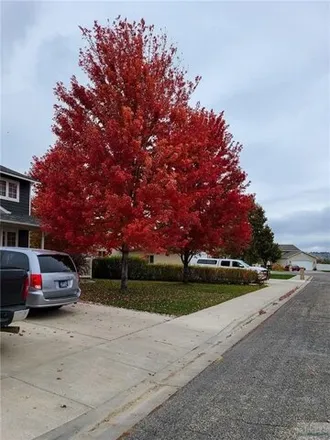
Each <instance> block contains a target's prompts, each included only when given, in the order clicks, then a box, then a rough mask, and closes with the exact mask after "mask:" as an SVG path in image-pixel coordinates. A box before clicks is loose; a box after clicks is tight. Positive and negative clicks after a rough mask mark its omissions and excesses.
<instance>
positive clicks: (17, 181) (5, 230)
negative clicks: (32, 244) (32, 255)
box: [0, 165, 39, 247]
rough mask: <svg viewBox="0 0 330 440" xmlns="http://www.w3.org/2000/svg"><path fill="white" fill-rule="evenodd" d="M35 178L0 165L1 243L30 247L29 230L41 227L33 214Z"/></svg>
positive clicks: (3, 244) (2, 244)
mask: <svg viewBox="0 0 330 440" xmlns="http://www.w3.org/2000/svg"><path fill="white" fill-rule="evenodd" d="M34 183H35V182H34V180H33V179H31V177H29V176H27V175H25V174H21V173H18V172H17V171H14V170H11V169H9V168H6V167H4V166H2V165H0V245H1V246H20V247H29V232H30V231H34V230H38V229H39V222H38V220H37V219H36V218H34V217H33V216H32V215H31V192H32V185H33V184H34Z"/></svg>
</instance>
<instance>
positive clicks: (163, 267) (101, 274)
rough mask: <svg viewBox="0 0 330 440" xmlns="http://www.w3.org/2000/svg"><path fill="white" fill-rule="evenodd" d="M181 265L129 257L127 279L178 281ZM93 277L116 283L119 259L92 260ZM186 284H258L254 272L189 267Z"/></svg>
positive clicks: (119, 272)
mask: <svg viewBox="0 0 330 440" xmlns="http://www.w3.org/2000/svg"><path fill="white" fill-rule="evenodd" d="M182 277H183V266H181V265H169V264H148V263H147V261H145V260H142V259H141V258H129V263H128V279H129V280H143V281H175V282H180V281H182ZM93 278H101V279H112V280H119V279H120V278H121V258H120V257H110V258H95V259H94V260H93ZM189 281H190V282H192V283H211V284H251V283H260V280H259V278H258V274H257V272H254V271H252V270H244V269H220V268H217V269H215V268H211V267H197V266H189Z"/></svg>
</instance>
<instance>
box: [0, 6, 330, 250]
mask: <svg viewBox="0 0 330 440" xmlns="http://www.w3.org/2000/svg"><path fill="white" fill-rule="evenodd" d="M118 15H121V16H122V17H127V18H128V19H138V20H139V19H140V18H142V17H143V18H144V19H145V20H146V22H147V23H150V24H155V26H156V27H157V28H166V30H167V33H168V35H169V37H170V39H171V40H172V41H173V42H174V43H176V44H177V46H178V47H179V50H180V52H181V53H182V56H183V60H184V63H185V65H186V66H187V68H188V70H189V73H190V75H191V77H194V76H195V75H197V74H200V75H201V76H202V81H201V84H200V86H199V88H198V90H197V91H196V93H195V96H194V99H195V100H196V101H197V100H200V101H201V103H202V104H203V105H204V106H207V107H209V108H211V107H212V108H214V109H215V110H216V111H221V110H224V111H225V115H226V119H227V121H228V123H229V124H230V127H231V131H232V133H233V135H234V137H235V138H236V139H237V140H239V141H240V142H242V144H243V145H244V150H243V153H242V160H241V162H242V166H243V168H244V169H245V170H246V171H247V172H248V175H249V179H250V180H251V182H252V184H251V187H250V190H251V191H252V192H255V193H256V194H257V200H258V202H260V203H261V204H262V206H263V207H264V208H265V210H266V214H267V216H268V219H269V223H270V226H271V227H272V228H273V230H274V232H275V235H276V240H277V241H278V242H280V243H292V244H295V245H297V246H299V247H300V248H302V249H304V250H307V251H308V250H310V251H311V250H316V251H317V250H330V129H329V124H330V70H329V66H330V7H329V3H326V2H323V3H321V2H317V1H313V2H310V3H307V2H291V3H289V2H285V3H284V2H280V1H278V2H268V1H264V2H261V1H258V2H247V1H245V2H244V1H243V2H208V3H206V2H171V3H165V2H162V3H161V2H157V3H156V2H155V3H151V2H145V3H141V2H133V3H128V2H127V3H126V2H118V3H117V2H116V3H115V2H110V1H109V2H96V1H90V2H78V1H71V2H68V1H67V2H58V1H53V2H47V1H45V2H42V1H38V2H34V3H33V2H27V1H26V2H16V1H12V2H2V3H1V32H2V35H1V50H2V72H1V75H2V84H1V85H2V87H1V123H2V126H1V163H2V164H3V165H5V166H8V167H10V168H14V169H16V170H17V171H21V172H24V171H27V170H28V169H29V166H30V161H31V158H32V156H33V155H42V154H43V153H44V152H45V151H46V149H47V148H48V146H49V145H50V144H51V143H52V142H53V137H52V134H51V130H50V126H51V123H52V115H53V109H52V105H53V103H54V97H53V90H52V89H53V87H54V85H55V83H56V81H58V80H62V81H64V82H65V83H67V82H68V80H69V78H70V76H71V75H72V74H79V68H78V66H77V59H78V49H79V47H80V46H81V45H82V40H81V35H80V31H79V29H78V25H82V26H86V27H91V26H92V24H93V21H94V20H99V21H100V22H101V23H105V22H106V19H107V18H109V19H110V20H111V21H112V20H113V19H114V18H115V17H116V16H118Z"/></svg>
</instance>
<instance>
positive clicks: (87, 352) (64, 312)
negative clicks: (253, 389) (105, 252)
mask: <svg viewBox="0 0 330 440" xmlns="http://www.w3.org/2000/svg"><path fill="white" fill-rule="evenodd" d="M301 283H302V282H301V281H298V280H288V281H281V280H272V281H271V283H270V287H268V288H265V289H261V290H260V291H257V292H252V293H250V294H247V295H243V296H241V297H238V298H235V299H233V300H231V301H227V302H225V303H222V304H219V305H217V306H214V307H211V308H209V309H205V310H201V311H199V312H196V313H193V314H191V315H188V316H182V317H179V318H173V317H166V316H161V315H155V314H150V313H144V312H135V311H132V310H125V309H117V308H113V307H106V306H100V305H92V304H86V303H79V304H77V305H75V306H70V307H63V308H62V309H60V310H57V311H47V310H45V311H43V312H39V313H34V314H33V315H31V316H29V317H28V319H27V320H26V321H25V322H22V323H21V333H20V335H10V334H6V333H3V334H2V335H1V400H2V405H1V409H2V413H1V422H2V423H1V439H2V440H13V439H14V440H32V439H35V438H36V437H39V436H40V439H41V438H42V439H43V440H44V439H47V440H50V439H55V438H56V439H59V438H61V439H65V440H67V439H69V438H73V437H74V438H75V439H78V437H79V439H80V438H81V439H82V438H84V439H87V438H89V439H90V438H96V437H97V435H98V434H99V433H101V432H102V431H103V430H107V429H108V426H109V424H110V425H111V426H112V428H111V432H112V436H113V437H112V438H117V437H118V436H119V434H120V433H122V432H123V431H125V429H126V428H128V427H130V426H131V425H132V424H134V422H135V421H136V420H139V419H140V418H141V417H142V416H143V415H145V414H146V413H148V412H149V411H151V410H152V409H153V408H154V407H155V406H157V405H159V404H160V403H162V401H164V400H166V399H167V398H168V397H169V396H170V395H171V394H173V393H175V392H176V391H177V389H178V388H180V387H182V386H184V385H185V384H186V383H187V382H188V381H189V380H191V378H192V377H194V376H195V375H196V374H198V373H199V372H200V371H202V370H203V369H204V368H205V367H206V366H207V365H209V363H210V362H213V361H214V360H216V359H218V358H219V355H221V353H223V352H224V350H226V349H227V348H228V347H229V346H231V344H233V343H234V342H233V338H234V336H232V335H233V334H234V329H235V328H236V327H239V326H241V325H242V323H244V322H248V323H250V322H251V321H253V320H256V321H257V320H258V319H259V318H260V319H265V318H266V317H267V315H268V313H273V311H269V312H268V308H267V307H268V306H269V307H270V308H272V307H275V308H277V307H279V306H280V303H281V301H278V299H279V298H281V297H282V295H283V294H285V293H287V292H290V291H291V292H292V291H294V290H295V289H297V288H298V287H299V286H302V284H301ZM260 309H262V310H263V313H266V312H264V310H267V313H266V314H265V315H264V314H262V315H261V317H259V318H255V317H256V316H259V313H258V312H259V311H260ZM259 322H260V321H259ZM249 325H257V323H256V324H253V323H252V324H249ZM235 331H236V330H235ZM246 331H250V330H249V328H248V327H246ZM239 337H242V336H238V338H239ZM141 396H143V397H141ZM150 399H155V400H154V401H151V403H148V405H147V407H146V406H144V407H143V405H145V403H146V402H147V401H148V402H150ZM157 399H158V400H157ZM141 405H142V407H141ZM118 417H119V419H117V418H118ZM134 417H135V418H134ZM86 424H87V425H89V426H87V425H86ZM84 426H87V427H86V428H84ZM80 429H82V430H85V432H86V435H81V436H78V434H77V435H76V434H74V433H76V432H77V430H80ZM51 430H54V431H52V433H50V432H49V431H51ZM117 434H118V435H117ZM91 435H92V437H91ZM106 438H107V440H109V439H110V437H109V435H108V434H107V436H106Z"/></svg>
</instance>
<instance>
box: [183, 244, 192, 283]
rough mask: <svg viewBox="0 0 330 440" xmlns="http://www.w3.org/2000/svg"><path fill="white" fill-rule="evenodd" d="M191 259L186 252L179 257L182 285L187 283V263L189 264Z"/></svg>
mask: <svg viewBox="0 0 330 440" xmlns="http://www.w3.org/2000/svg"><path fill="white" fill-rule="evenodd" d="M190 260H191V258H190V254H189V252H188V251H185V252H184V253H183V254H182V255H181V261H182V263H183V277H182V281H183V282H184V283H189V262H190Z"/></svg>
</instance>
